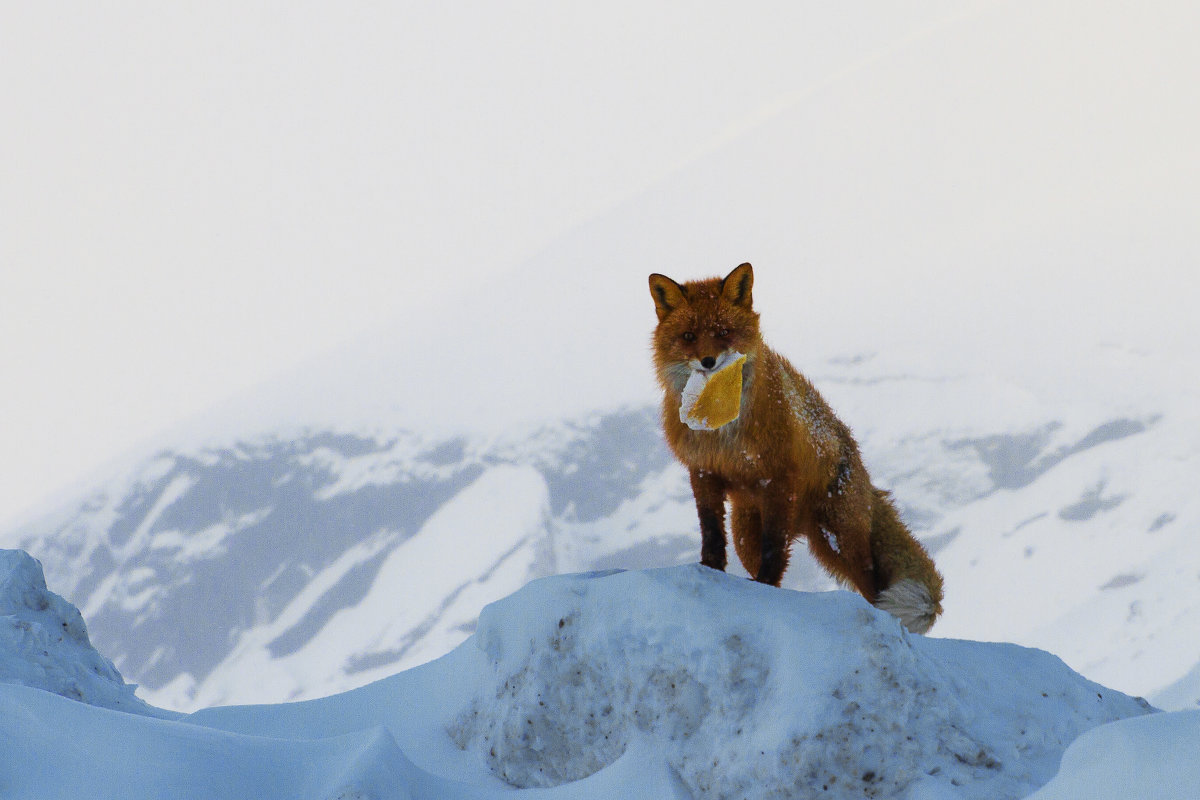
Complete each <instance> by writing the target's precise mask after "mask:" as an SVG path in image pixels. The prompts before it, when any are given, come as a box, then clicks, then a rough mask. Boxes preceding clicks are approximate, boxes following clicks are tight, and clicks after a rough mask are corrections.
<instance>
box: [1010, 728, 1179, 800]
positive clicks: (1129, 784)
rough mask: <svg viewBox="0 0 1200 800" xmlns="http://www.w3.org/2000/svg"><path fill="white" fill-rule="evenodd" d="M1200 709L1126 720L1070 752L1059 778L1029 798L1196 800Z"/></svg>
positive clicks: (1101, 730) (1083, 740)
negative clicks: (1194, 799)
mask: <svg viewBox="0 0 1200 800" xmlns="http://www.w3.org/2000/svg"><path fill="white" fill-rule="evenodd" d="M1197 753H1200V711H1175V712H1172V713H1169V714H1155V715H1154V716H1152V717H1143V718H1139V719H1129V720H1121V721H1120V722H1114V723H1113V724H1111V725H1105V726H1104V727H1101V728H1097V729H1095V730H1092V731H1088V732H1087V733H1085V734H1084V735H1083V736H1081V737H1079V740H1078V741H1076V742H1074V743H1073V744H1072V745H1071V746H1070V747H1069V748H1067V752H1066V754H1065V755H1064V756H1063V760H1062V769H1061V771H1060V772H1059V774H1058V775H1057V776H1055V778H1054V780H1052V781H1050V783H1048V784H1047V785H1046V786H1044V787H1043V788H1042V789H1041V790H1040V791H1038V792H1035V793H1034V794H1033V795H1031V796H1030V798H1029V800H1076V798H1080V797H1086V798H1088V800H1128V799H1129V798H1131V797H1153V798H1155V800H1193V798H1195V797H1196V795H1197V792H1198V790H1197V787H1200V759H1197V758H1196V754H1197Z"/></svg>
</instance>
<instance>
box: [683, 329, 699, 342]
mask: <svg viewBox="0 0 1200 800" xmlns="http://www.w3.org/2000/svg"><path fill="white" fill-rule="evenodd" d="M683 340H684V341H685V342H694V341H696V334H694V333H692V332H691V331H685V332H684V334H683Z"/></svg>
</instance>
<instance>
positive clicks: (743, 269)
mask: <svg viewBox="0 0 1200 800" xmlns="http://www.w3.org/2000/svg"><path fill="white" fill-rule="evenodd" d="M753 288H754V269H753V268H752V267H751V266H750V264H749V263H746V264H742V265H741V266H739V267H738V268H737V269H735V270H734V271H733V272H731V273H729V274H728V275H726V276H725V280H723V281H721V299H722V300H724V301H725V302H726V303H729V304H730V305H732V306H745V307H746V308H750V306H751V305H753V302H754V301H753V299H752V298H751V296H750V290H751V289H753Z"/></svg>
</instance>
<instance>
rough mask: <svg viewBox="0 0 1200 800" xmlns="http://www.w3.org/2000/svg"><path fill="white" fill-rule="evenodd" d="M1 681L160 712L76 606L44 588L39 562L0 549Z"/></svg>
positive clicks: (95, 702) (123, 707) (93, 702)
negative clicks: (95, 640)
mask: <svg viewBox="0 0 1200 800" xmlns="http://www.w3.org/2000/svg"><path fill="white" fill-rule="evenodd" d="M0 683H15V684H20V685H24V686H32V687H34V688H37V689H44V690H45V691H48V692H53V693H54V694H57V695H62V696H63V697H67V698H70V699H72V700H79V701H81V702H84V703H88V704H90V705H95V706H101V707H103V708H111V709H119V710H123V711H132V712H138V713H144V714H159V713H165V712H158V711H157V710H156V709H153V708H151V707H150V706H148V705H146V704H145V703H143V702H142V701H141V700H139V699H138V698H137V697H135V696H134V694H133V693H134V689H135V687H134V686H130V685H129V684H126V683H125V681H124V680H123V679H122V678H121V675H120V673H119V672H117V669H116V667H114V666H113V665H112V662H110V661H109V660H108V659H106V658H105V657H104V656H102V655H100V654H99V653H98V652H96V650H95V648H93V647H92V644H91V642H90V641H89V640H88V634H87V627H86V626H85V625H84V622H83V617H82V616H81V615H80V613H79V609H77V608H76V607H75V606H73V605H71V604H70V603H68V602H67V601H66V600H64V599H63V598H61V597H59V596H58V595H57V594H55V593H54V592H51V591H50V590H48V589H47V588H46V578H45V576H44V574H43V572H42V565H41V563H39V562H38V561H37V559H35V558H33V557H32V556H30V555H29V554H28V553H25V552H23V551H21V550H0Z"/></svg>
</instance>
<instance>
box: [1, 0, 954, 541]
mask: <svg viewBox="0 0 1200 800" xmlns="http://www.w3.org/2000/svg"><path fill="white" fill-rule="evenodd" d="M816 5H818V4H803V3H759V4H750V5H747V4H740V5H739V6H738V11H737V13H736V14H734V13H731V12H724V11H720V10H718V9H705V10H701V9H699V8H698V7H697V6H696V5H695V4H689V3H682V2H679V3H649V4H648V3H645V2H641V0H638V1H637V2H615V3H605V4H602V5H596V4H592V5H589V6H586V7H583V6H579V5H578V4H563V3H557V2H506V3H488V2H478V3H467V4H465V5H464V4H462V3H455V4H445V3H424V2H420V3H410V2H405V3H393V4H374V3H338V4H334V5H330V4H296V3H283V2H269V3H252V4H245V3H235V2H203V3H200V2H196V3H169V4H145V3H116V4H103V5H95V4H90V3H75V4H67V5H62V4H54V5H46V4H30V3H16V2H5V3H3V4H2V5H0V20H2V24H0V53H2V54H3V55H0V106H2V107H3V108H4V116H5V123H4V125H2V126H0V152H2V153H3V157H2V159H0V341H2V342H3V345H0V375H2V382H3V383H2V389H0V414H2V417H3V420H4V422H3V426H2V427H0V453H2V456H0V464H2V471H0V520H5V519H9V518H11V517H12V516H13V515H14V514H15V513H17V512H19V511H20V510H21V509H22V508H23V507H25V506H27V505H28V504H30V503H32V502H34V501H37V500H38V499H39V498H40V497H41V496H43V495H45V494H46V493H48V492H53V491H56V490H58V489H59V488H60V487H62V486H63V485H64V484H65V483H68V482H71V481H74V480H76V479H78V478H79V477H80V476H81V475H83V474H85V473H87V472H88V471H90V470H93V469H95V468H96V467H97V466H98V465H101V464H103V463H105V462H106V461H107V460H108V459H111V458H114V457H117V456H119V455H120V454H122V453H124V452H126V451H128V450H129V449H130V448H132V447H134V446H137V445H139V444H140V443H142V442H143V441H145V440H146V439H147V438H148V437H149V438H152V437H153V436H155V435H156V434H157V433H158V432H160V431H162V430H163V429H164V428H165V427H168V426H170V425H172V424H174V423H175V422H177V421H178V420H181V419H183V418H186V417H187V416H189V415H191V414H193V413H195V412H197V411H199V410H202V409H204V408H206V407H208V406H210V405H212V404H213V403H214V402H216V401H219V400H221V399H222V398H226V397H228V396H229V395H230V394H232V393H234V392H237V391H242V390H245V389H247V388H248V387H252V386H253V385H255V384H256V383H257V382H258V381H260V380H262V379H264V378H266V377H269V376H271V375H272V374H274V373H276V372H278V371H281V370H284V369H286V368H288V367H292V366H294V365H295V364H297V363H299V362H301V361H303V360H304V359H305V358H306V357H308V356H310V355H312V354H314V353H319V352H322V351H325V350H327V349H329V348H331V347H333V346H334V345H337V344H339V343H342V342H345V341H347V340H349V339H351V338H353V337H355V336H357V335H359V334H362V333H363V332H364V331H368V330H370V329H371V328H372V327H373V326H376V325H380V324H383V323H385V322H387V321H388V320H390V319H394V318H395V317H396V316H398V315H402V314H403V313H404V309H405V308H407V307H410V305H411V304H428V303H436V302H438V300H437V297H438V296H439V292H444V291H452V290H453V287H454V286H455V285H456V284H458V283H460V282H464V281H472V280H475V279H477V278H479V277H480V276H482V275H485V274H490V273H494V272H496V271H498V270H503V269H505V268H509V267H511V266H512V265H513V264H515V263H517V262H518V261H519V260H520V259H521V258H522V257H524V256H527V255H528V254H530V253H532V252H534V251H535V250H536V249H537V248H538V247H539V246H540V245H541V244H543V243H544V242H547V241H549V240H551V239H553V238H554V237H555V236H556V235H558V234H559V233H561V232H562V231H563V230H564V229H566V228H568V227H570V226H571V225H573V224H575V223H578V222H580V221H582V220H584V219H586V218H588V217H589V216H591V215H593V214H595V213H597V212H599V211H601V210H603V209H604V208H606V207H607V206H609V205H610V204H611V203H613V202H615V201H618V200H620V199H621V198H623V197H627V196H629V195H630V194H632V193H634V192H636V191H638V190H640V189H642V188H644V187H646V186H648V185H650V184H652V183H653V182H654V180H656V179H657V178H659V177H661V176H662V175H664V174H666V173H668V172H669V171H670V170H671V169H672V168H674V167H676V166H678V165H680V164H682V163H684V162H685V161H686V160H687V159H688V158H689V157H690V156H691V155H692V154H693V153H695V152H696V151H697V150H698V149H700V148H702V147H704V145H705V144H706V143H707V142H710V141H712V140H714V139H716V138H719V137H720V136H721V135H723V134H724V133H726V132H728V131H729V130H730V129H735V128H737V127H738V126H739V125H741V124H744V123H745V121H746V120H748V119H753V118H754V115H755V114H757V113H758V112H760V111H761V110H762V109H764V108H766V109H769V108H770V107H771V104H772V103H773V102H774V101H775V100H777V99H778V98H780V97H783V96H786V95H788V94H789V93H792V92H795V91H796V90H797V89H798V88H801V87H800V86H799V84H801V83H803V82H804V80H807V76H808V75H813V76H819V75H821V74H823V73H824V72H828V71H829V70H830V68H831V65H834V64H838V63H847V62H850V61H853V60H855V59H859V58H862V57H864V56H867V55H869V54H870V53H872V52H875V51H878V50H879V49H881V48H885V47H886V46H888V44H889V43H891V42H894V41H895V40H897V39H899V38H902V37H903V36H905V35H908V34H909V33H911V32H912V31H913V30H918V29H920V28H921V27H922V26H925V25H927V24H928V22H929V21H930V20H932V19H936V18H938V17H939V16H940V15H945V14H946V13H947V10H948V9H952V8H954V7H955V6H956V4H954V3H949V2H928V1H925V2H919V3H909V4H905V7H904V9H903V10H902V11H901V10H898V9H896V8H894V7H893V6H895V5H896V4H890V3H872V4H868V6H864V7H862V8H860V9H858V10H857V11H854V10H839V9H836V8H832V9H831V8H820V9H819V11H818V10H817V9H816ZM798 45H800V46H798Z"/></svg>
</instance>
